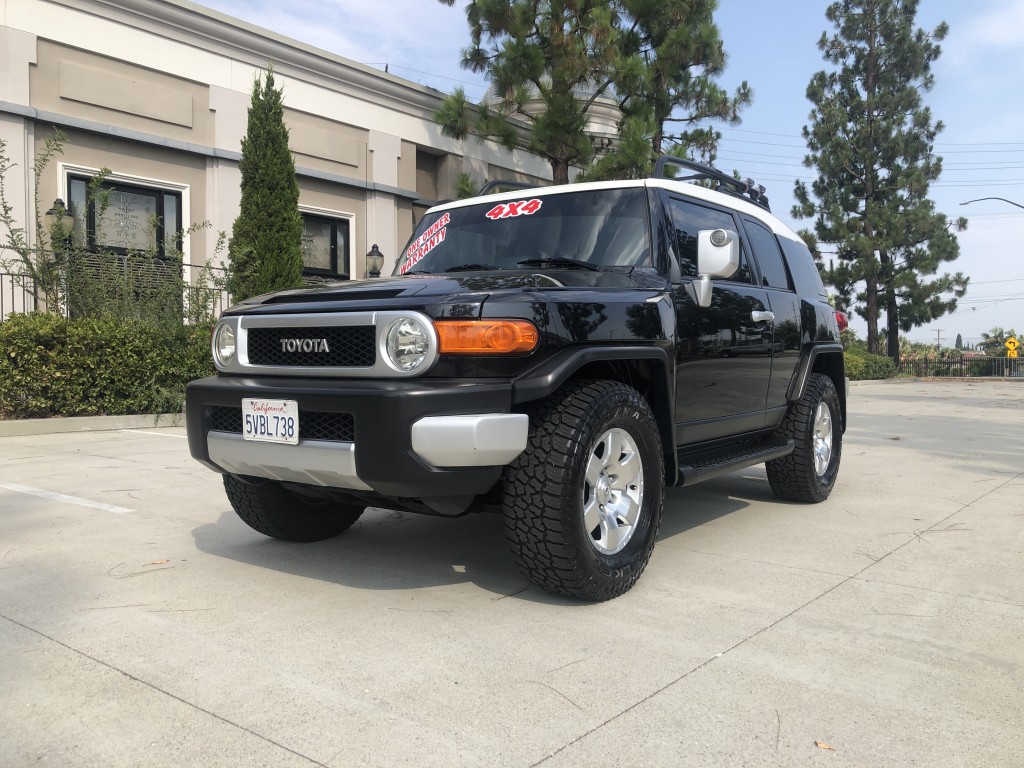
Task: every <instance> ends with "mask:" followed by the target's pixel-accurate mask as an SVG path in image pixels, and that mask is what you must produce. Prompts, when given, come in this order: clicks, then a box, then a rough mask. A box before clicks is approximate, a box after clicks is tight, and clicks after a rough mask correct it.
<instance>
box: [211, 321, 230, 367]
mask: <svg viewBox="0 0 1024 768" xmlns="http://www.w3.org/2000/svg"><path fill="white" fill-rule="evenodd" d="M213 356H214V358H215V360H214V362H216V363H217V365H221V366H223V365H229V364H230V363H231V361H232V360H233V359H234V357H235V331H234V329H233V328H232V327H231V326H230V325H229V324H228V323H221V324H220V325H218V326H217V330H216V331H214V334H213Z"/></svg>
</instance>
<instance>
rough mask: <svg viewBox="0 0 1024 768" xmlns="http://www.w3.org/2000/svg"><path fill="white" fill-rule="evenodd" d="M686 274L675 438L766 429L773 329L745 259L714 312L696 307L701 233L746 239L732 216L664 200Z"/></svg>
mask: <svg viewBox="0 0 1024 768" xmlns="http://www.w3.org/2000/svg"><path fill="white" fill-rule="evenodd" d="M664 199H665V205H666V208H667V211H668V215H669V218H670V219H671V226H670V232H671V233H672V238H671V239H672V246H673V250H674V252H675V254H674V256H675V259H676V262H677V264H678V268H679V273H678V275H676V276H674V279H673V294H674V301H675V312H676V334H677V339H676V398H675V412H676V417H675V421H676V433H677V437H678V439H679V442H680V444H690V443H695V442H702V441H704V440H712V439H715V438H719V437H725V436H728V435H735V434H739V433H742V432H749V431H752V430H756V429H759V428H761V427H762V426H764V422H765V400H766V397H767V394H768V385H769V381H770V378H771V364H772V357H771V355H772V346H773V338H772V326H771V324H770V323H765V322H764V321H762V320H759V319H758V318H759V317H761V313H765V312H768V311H770V310H769V305H768V293H767V291H766V289H765V288H763V287H762V286H760V285H758V284H756V283H755V273H754V271H753V270H752V269H751V265H750V262H749V257H748V255H747V254H746V252H744V254H743V256H742V259H741V264H740V268H739V269H738V270H737V271H736V273H735V274H734V275H732V276H731V277H729V278H727V279H716V280H715V281H714V287H713V290H712V298H711V306H710V307H701V306H699V305H698V304H697V302H696V294H695V292H694V288H693V282H694V281H695V280H696V278H697V233H698V232H699V231H701V230H706V229H720V228H721V229H729V230H733V231H736V232H737V233H739V234H741V236H742V228H741V227H740V223H739V221H738V220H737V219H736V218H735V217H734V216H733V214H732V212H731V211H728V210H726V209H722V208H716V207H715V206H713V205H708V204H705V203H703V202H701V203H698V202H696V201H694V200H691V199H688V198H683V197H680V196H675V195H672V194H671V193H666V194H665V198H664Z"/></svg>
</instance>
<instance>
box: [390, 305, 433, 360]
mask: <svg viewBox="0 0 1024 768" xmlns="http://www.w3.org/2000/svg"><path fill="white" fill-rule="evenodd" d="M430 343H431V335H430V333H429V332H428V331H427V329H426V328H424V327H423V324H422V323H421V322H420V321H419V320H416V319H414V318H411V317H402V318H399V319H398V320H396V321H395V322H394V323H393V324H392V325H391V328H390V329H389V330H388V335H387V342H386V344H385V346H386V348H387V352H388V357H389V358H390V359H391V364H392V365H393V366H395V368H397V369H398V370H400V371H414V370H416V369H417V368H419V367H420V366H421V365H423V361H424V360H426V359H427V357H428V355H429V354H430Z"/></svg>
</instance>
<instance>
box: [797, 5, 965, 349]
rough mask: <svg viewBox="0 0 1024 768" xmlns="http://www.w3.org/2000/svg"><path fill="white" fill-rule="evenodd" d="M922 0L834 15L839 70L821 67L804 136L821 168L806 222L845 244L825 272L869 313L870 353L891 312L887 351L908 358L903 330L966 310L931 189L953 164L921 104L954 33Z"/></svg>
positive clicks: (826, 238)
mask: <svg viewBox="0 0 1024 768" xmlns="http://www.w3.org/2000/svg"><path fill="white" fill-rule="evenodd" d="M917 6H918V0H838V2H834V3H832V4H831V5H830V6H829V7H828V10H827V11H826V17H827V19H828V20H829V21H830V22H831V23H832V24H833V26H834V27H835V32H834V34H832V35H831V36H829V34H828V33H827V32H826V33H824V34H822V36H821V40H820V41H819V43H818V47H819V48H820V49H821V51H822V53H823V55H824V58H825V60H826V61H827V62H829V63H830V64H832V65H834V66H835V67H837V69H836V70H834V71H831V72H827V71H821V72H818V73H817V74H815V75H814V76H813V77H812V79H811V82H810V84H809V85H808V87H807V98H808V99H809V100H810V101H811V103H812V104H813V105H814V111H812V112H811V115H810V119H811V125H810V126H805V128H804V138H805V139H806V141H807V146H808V149H809V153H808V155H807V156H806V157H805V159H804V164H805V165H806V166H807V167H809V168H816V169H817V172H818V178H817V179H816V180H815V181H814V182H813V183H812V184H811V187H810V190H808V188H807V186H806V185H805V184H804V183H802V182H797V184H796V190H795V193H796V198H797V201H798V202H797V205H795V206H794V207H793V215H794V217H797V218H808V217H812V216H813V217H814V218H815V235H816V236H817V239H818V240H820V241H822V242H826V243H832V244H834V245H835V246H836V252H837V253H838V256H839V262H838V264H833V265H832V266H830V267H829V268H828V269H824V268H823V269H822V274H823V277H824V279H825V281H826V282H827V283H829V284H830V285H832V286H833V287H835V288H837V289H838V291H839V296H838V297H837V303H838V304H839V307H838V308H840V309H844V310H849V309H851V308H852V309H854V310H855V311H856V312H857V313H858V314H859V315H861V316H862V317H863V318H864V319H865V320H866V321H867V326H868V329H867V343H868V351H869V352H872V353H878V352H879V349H878V347H879V341H878V339H879V335H878V330H879V319H880V317H881V313H882V312H883V311H884V312H885V316H886V324H887V327H886V342H887V343H886V347H887V349H886V351H887V353H888V355H889V356H890V357H892V358H893V359H894V360H895V359H898V358H899V332H900V331H901V330H903V331H904V332H906V331H909V330H910V329H911V328H913V327H916V326H919V325H923V324H925V323H927V322H928V321H930V320H934V319H935V318H937V317H940V316H942V315H944V314H946V313H947V312H950V311H952V310H953V309H955V308H956V305H957V299H958V298H960V297H961V296H963V294H964V293H965V291H966V289H967V282H968V278H967V277H965V276H964V275H963V274H962V273H956V274H955V275H949V274H943V275H939V276H936V273H937V272H938V269H939V267H940V266H941V265H942V263H943V262H949V261H953V260H955V259H956V258H957V257H958V256H959V254H960V246H959V243H958V242H957V239H956V235H955V234H954V233H953V231H952V230H954V229H963V228H965V227H966V219H963V218H960V219H958V220H956V221H955V222H950V221H949V220H947V218H946V217H945V216H944V215H943V214H942V213H940V212H938V211H937V210H936V209H935V204H934V202H933V201H931V200H930V199H929V198H928V188H929V185H930V184H931V182H932V181H935V179H937V178H938V177H939V174H940V173H941V171H942V158H941V157H938V156H936V155H935V154H934V140H935V137H936V136H937V135H938V133H939V132H940V131H942V128H943V126H942V123H941V121H936V120H934V119H933V118H932V114H931V111H930V110H929V109H928V107H926V106H924V105H923V103H922V96H921V94H922V93H923V92H926V91H928V90H930V89H931V87H932V84H933V79H934V78H933V76H932V74H931V64H932V62H933V61H935V60H936V59H937V58H938V57H939V55H940V53H941V49H940V47H939V45H938V42H939V41H941V40H942V39H943V38H944V37H945V36H946V33H947V31H948V27H947V25H946V24H945V23H942V24H940V25H938V26H937V27H936V28H935V29H934V30H933V31H931V32H930V33H929V32H926V31H924V30H923V29H920V28H915V18H916V15H917Z"/></svg>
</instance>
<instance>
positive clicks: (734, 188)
mask: <svg viewBox="0 0 1024 768" xmlns="http://www.w3.org/2000/svg"><path fill="white" fill-rule="evenodd" d="M670 165H672V166H677V167H679V168H686V169H687V170H690V171H693V173H691V174H690V175H689V176H676V177H674V178H675V180H676V181H690V180H703V179H707V180H708V181H714V182H717V186H716V187H715V190H716V191H718V192H724V193H725V194H727V195H732V196H733V197H742V198H744V199H747V200H750V202H752V203H754V204H755V205H759V206H760V207H762V208H764V209H765V210H766V211H771V208H769V207H768V196H767V195H766V194H765V189H764V187H763V186H761V185H760V184H757V183H756V182H755V181H754V180H753V179H746V180H744V181H741V180H740V179H736V178H733V177H732V176H730V175H729V174H727V173H723V172H722V171H720V170H718V169H717V168H714V167H712V166H710V165H704V164H702V163H698V162H696V161H694V160H686V159H684V158H682V157H672V156H671V155H662V156H661V157H659V158H658V162H657V163H655V165H654V173H653V174H651V175H652V177H653V178H655V179H667V178H669V176H667V175H666V174H665V168H666V167H667V166H670Z"/></svg>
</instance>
